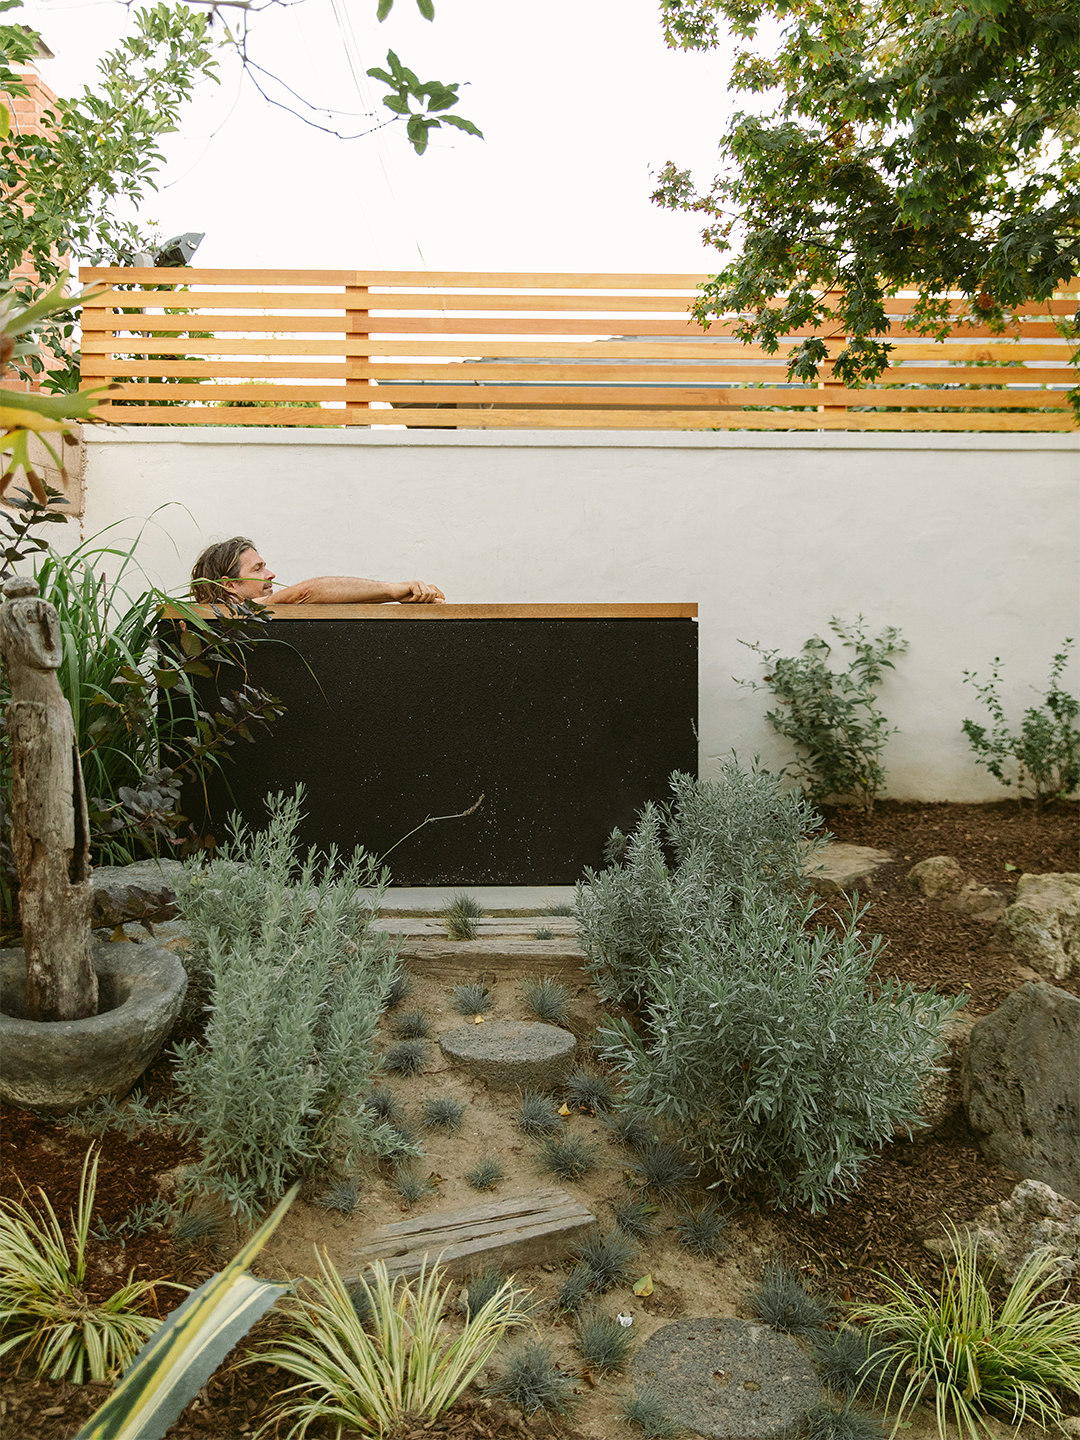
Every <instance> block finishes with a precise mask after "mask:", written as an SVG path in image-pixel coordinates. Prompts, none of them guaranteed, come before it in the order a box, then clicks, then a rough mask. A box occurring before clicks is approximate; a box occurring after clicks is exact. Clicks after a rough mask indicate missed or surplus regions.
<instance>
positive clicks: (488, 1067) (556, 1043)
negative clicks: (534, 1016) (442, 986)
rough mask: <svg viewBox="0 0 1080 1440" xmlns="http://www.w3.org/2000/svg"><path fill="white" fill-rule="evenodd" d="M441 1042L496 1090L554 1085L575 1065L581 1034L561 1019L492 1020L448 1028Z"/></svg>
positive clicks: (452, 1056)
mask: <svg viewBox="0 0 1080 1440" xmlns="http://www.w3.org/2000/svg"><path fill="white" fill-rule="evenodd" d="M439 1048H440V1049H441V1050H442V1052H443V1054H444V1055H445V1056H446V1058H447V1060H449V1061H450V1062H451V1064H453V1065H457V1066H459V1067H460V1068H461V1069H462V1070H464V1071H465V1072H466V1073H467V1074H469V1075H473V1076H475V1077H476V1078H477V1079H478V1080H486V1081H487V1083H488V1084H489V1085H490V1086H491V1087H492V1089H494V1090H524V1089H536V1090H550V1089H551V1088H553V1087H554V1086H555V1085H558V1084H559V1083H560V1081H561V1080H562V1078H563V1076H564V1075H565V1074H566V1072H567V1070H568V1069H569V1068H570V1064H571V1062H572V1061H573V1058H574V1051H575V1050H576V1048H577V1040H576V1039H575V1037H574V1036H573V1035H572V1034H571V1033H570V1031H569V1030H563V1029H562V1028H561V1027H560V1026H558V1025H542V1024H540V1023H539V1022H533V1023H527V1022H525V1021H521V1020H489V1021H487V1022H485V1023H484V1024H481V1025H477V1024H476V1023H475V1022H474V1023H472V1024H469V1025H458V1026H456V1027H455V1028H454V1029H453V1030H448V1031H447V1032H446V1034H445V1035H444V1036H443V1037H442V1039H441V1040H440V1041H439Z"/></svg>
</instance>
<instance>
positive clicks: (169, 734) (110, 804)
mask: <svg viewBox="0 0 1080 1440" xmlns="http://www.w3.org/2000/svg"><path fill="white" fill-rule="evenodd" d="M48 518H50V519H55V518H57V517H56V516H49V517H48ZM30 523H31V524H33V523H35V522H34V521H33V520H31V522H30ZM8 528H9V529H11V528H12V527H11V526H10V525H9V526H8ZM16 528H18V527H16ZM3 538H7V537H0V539H3ZM31 544H33V545H34V546H35V548H37V549H38V554H37V555H36V556H35V560H34V571H35V578H36V580H37V582H38V585H39V588H40V592H41V595H42V598H43V599H44V600H47V601H48V602H49V603H50V604H52V605H53V606H54V607H55V609H56V613H57V620H58V622H59V627H60V635H61V649H62V659H61V663H60V667H59V669H58V670H57V679H58V681H59V684H60V688H61V690H62V691H63V693H64V696H65V698H66V699H67V701H68V703H69V704H70V706H71V715H72V723H73V726H74V730H75V743H76V745H77V747H78V750H79V755H80V760H81V763H82V770H83V778H84V782H85V785H86V793H87V797H88V801H89V811H90V842H91V858H92V860H93V863H94V864H95V865H103V864H116V865H122V864H128V863H130V862H131V861H134V860H138V859H141V858H143V857H144V856H146V855H153V854H159V853H165V854H169V853H171V849H170V847H171V845H172V844H174V843H175V842H177V841H179V840H180V839H181V838H182V834H183V833H184V832H185V826H184V823H183V822H184V817H183V816H182V815H181V814H180V795H181V788H182V786H183V785H184V784H185V783H186V782H191V781H195V780H198V779H199V778H200V777H202V776H203V775H205V774H206V773H207V772H208V771H209V770H210V769H212V768H213V767H216V766H219V765H220V764H221V762H222V761H223V760H224V759H225V758H226V757H227V755H228V752H229V750H230V749H231V748H232V746H233V745H234V744H235V742H236V741H237V740H238V739H242V738H247V739H250V738H251V732H252V731H253V730H255V729H256V728H257V727H258V726H260V725H262V724H265V723H268V722H270V721H272V720H273V719H275V718H276V717H277V716H278V715H280V714H281V706H280V705H279V703H278V702H277V700H276V699H275V698H274V697H273V696H270V695H268V694H266V693H265V692H264V691H261V690H259V689H257V688H256V687H255V686H253V685H252V684H251V683H250V681H249V678H248V673H247V663H246V662H247V657H248V652H249V651H250V649H251V647H252V645H253V644H254V643H256V642H257V641H258V642H261V641H266V640H268V639H269V636H268V631H267V624H268V622H267V618H266V617H265V616H263V615H260V614H259V613H258V612H257V610H256V609H255V607H246V608H244V609H243V610H238V611H236V612H235V613H229V614H226V615H222V616H221V617H220V618H219V619H217V620H215V621H214V622H213V623H212V624H211V623H208V622H207V620H206V619H205V618H204V617H202V616H200V615H199V614H197V613H196V611H195V610H194V609H192V607H191V606H190V605H189V604H188V603H187V602H186V601H185V600H183V599H181V598H178V597H175V596H169V595H167V594H165V592H164V591H162V590H159V589H157V588H156V587H154V586H152V585H150V584H149V583H148V581H147V579H146V577H145V575H144V574H143V572H142V569H141V566H140V564H139V560H138V553H137V552H138V548H139V540H138V539H136V540H135V541H134V542H132V543H129V544H125V543H122V542H120V541H114V542H112V543H110V542H109V537H108V535H107V533H104V534H103V535H99V536H93V537H91V538H90V539H89V540H87V541H85V542H83V544H81V545H78V546H76V547H75V548H74V549H73V550H71V551H69V552H68V553H66V554H61V553H60V552H59V551H57V550H54V549H53V548H51V547H50V546H48V545H47V544H45V543H44V542H37V541H35V542H31ZM6 553H9V554H10V553H11V552H10V549H9V548H7V549H6ZM166 605H169V606H172V607H173V608H174V610H175V611H177V612H179V615H180V617H181V618H182V619H183V623H184V629H183V631H180V630H179V629H176V630H175V631H173V632H170V631H169V629H168V627H163V626H162V624H161V612H162V608H163V607H164V606H166ZM211 672H212V673H213V674H214V677H215V682H216V687H217V688H216V689H215V691H214V698H213V703H211V704H207V697H206V695H205V694H200V693H198V692H197V690H196V683H197V677H199V676H202V677H205V676H207V675H209V674H210V673H211ZM10 698H11V697H10V692H9V689H8V682H7V677H6V674H2V673H0V712H2V711H3V710H4V709H5V708H6V706H7V704H8V702H9V700H10ZM10 783H11V776H10V751H9V749H8V745H7V741H6V737H3V736H0V790H3V791H4V792H6V791H7V789H8V788H9V786H10ZM11 878H13V877H9V881H8V883H9V888H10V880H11ZM4 899H5V904H6V907H7V908H10V907H11V905H12V903H13V895H10V894H9V895H5V897H4Z"/></svg>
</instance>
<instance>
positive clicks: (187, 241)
mask: <svg viewBox="0 0 1080 1440" xmlns="http://www.w3.org/2000/svg"><path fill="white" fill-rule="evenodd" d="M205 239H206V231H205V230H203V231H196V230H189V231H188V232H187V233H186V234H185V235H174V236H173V237H172V239H171V240H166V241H165V243H164V244H163V245H158V246H157V248H156V249H154V250H136V251H135V253H134V255H132V256H131V258H130V259H129V260H128V261H127V262H126V263H127V264H128V265H130V266H132V267H133V268H134V269H138V270H160V269H165V270H170V269H175V268H176V267H177V266H179V265H186V264H187V263H188V261H189V260H190V259H191V257H192V256H193V255H194V254H195V251H196V250H197V249H198V248H199V246H200V245H201V244H202V242H203V240H205Z"/></svg>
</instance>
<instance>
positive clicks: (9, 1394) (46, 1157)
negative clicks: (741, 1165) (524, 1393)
mask: <svg viewBox="0 0 1080 1440" xmlns="http://www.w3.org/2000/svg"><path fill="white" fill-rule="evenodd" d="M1077 818H1078V809H1077V806H1076V805H1075V804H1065V803H1062V802H1058V803H1056V804H1055V805H1053V806H1051V807H1048V808H1047V810H1045V811H1044V812H1042V813H1041V814H1039V813H1037V812H1036V811H1035V810H1034V809H1033V808H1032V807H1030V806H1022V807H1021V806H1018V805H1017V804H1016V803H1015V802H1013V801H1005V802H1002V803H1000V804H995V805H949V804H941V805H924V804H902V803H897V802H890V801H885V802H882V803H879V805H878V806H877V808H876V809H875V811H874V813H873V815H871V816H865V815H862V814H861V813H857V812H852V811H837V812H834V813H830V814H829V816H828V824H829V828H830V830H831V831H832V833H833V835H834V836H835V838H836V839H837V840H844V841H850V842H852V843H854V844H861V845H873V846H875V847H877V848H879V849H884V850H890V851H892V852H893V853H894V854H895V856H896V859H895V861H894V863H893V864H892V865H890V866H888V867H886V868H885V869H883V870H882V871H879V872H878V874H877V876H876V877H875V881H874V885H873V888H872V889H871V890H868V891H867V894H866V895H865V896H864V897H862V898H863V899H864V900H867V901H869V902H870V904H871V910H870V913H869V915H868V916H867V917H866V919H865V921H864V922H863V923H864V925H865V926H866V928H868V929H869V930H871V931H873V932H877V933H880V934H881V935H882V936H884V938H885V939H886V940H887V942H888V944H887V948H886V950H885V953H884V955H883V956H882V959H881V961H880V962H879V965H878V972H879V973H880V974H882V975H883V976H885V975H896V976H897V977H899V978H900V979H902V980H906V981H910V982H912V983H913V984H915V985H917V986H919V987H920V988H929V987H931V986H933V987H934V988H936V989H938V990H939V991H944V992H949V993H958V992H961V991H963V992H965V993H967V994H968V995H969V997H970V1001H969V1006H970V1011H971V1013H973V1014H976V1015H982V1014H986V1013H987V1012H988V1011H990V1010H993V1009H995V1008H996V1007H997V1006H998V1005H1000V1004H1001V1002H1002V1001H1003V1000H1004V998H1005V997H1006V996H1007V995H1008V994H1009V993H1010V992H1011V991H1012V990H1013V989H1015V988H1016V986H1017V985H1019V984H1022V983H1023V982H1024V980H1025V979H1026V978H1030V975H1029V974H1027V973H1026V972H1024V970H1023V969H1022V968H1020V967H1018V966H1017V964H1016V962H1015V961H1014V960H1013V958H1012V957H1011V955H1010V954H1009V952H1008V951H1007V950H1006V949H1004V948H1003V947H1001V946H1000V945H999V944H998V943H996V942H995V939H994V933H993V927H992V926H990V925H987V924H985V923H982V922H978V921H974V920H971V919H969V918H967V917H964V916H960V915H956V914H953V913H950V912H948V911H945V910H942V909H941V908H940V907H939V906H938V905H937V904H935V902H933V901H927V900H924V899H922V897H920V896H918V895H917V894H916V893H915V892H914V891H913V890H912V889H911V888H910V887H909V886H908V885H907V882H906V879H905V877H906V874H907V871H908V870H909V869H910V868H911V866H912V865H913V864H915V863H916V861H919V860H923V859H926V858H927V857H929V856H932V855H952V856H953V857H955V859H957V860H958V861H959V862H960V864H961V865H962V866H963V867H964V869H965V871H967V873H968V874H970V875H971V876H972V877H973V878H974V879H975V880H977V881H978V882H979V884H981V885H987V886H990V887H992V888H995V889H999V890H1001V891H1002V892H1003V893H1004V894H1005V895H1006V897H1008V896H1009V895H1010V894H1011V892H1012V891H1014V890H1015V885H1016V881H1017V879H1018V878H1019V876H1020V875H1021V874H1023V873H1024V872H1033V873H1041V872H1047V871H1075V870H1076V869H1077V868H1078V860H1077ZM1007 867H1008V868H1007ZM830 918H835V917H830V916H829V915H828V913H826V914H824V915H823V917H822V920H823V923H828V922H829V920H830ZM1055 983H1057V984H1059V985H1061V986H1062V988H1064V989H1067V990H1069V991H1071V993H1073V994H1078V995H1080V979H1077V978H1073V979H1071V980H1065V981H1058V982H1055ZM167 1074H168V1067H167V1064H165V1062H159V1063H158V1064H157V1065H155V1067H154V1068H153V1070H152V1071H151V1072H150V1075H149V1083H148V1089H149V1091H150V1095H151V1098H152V1097H153V1095H154V1093H155V1089H158V1090H160V1089H162V1088H164V1087H166V1086H167V1083H168V1082H167ZM956 1098H957V1100H958V1098H959V1097H958V1096H957V1097H956ZM3 1126H4V1128H3V1141H2V1145H0V1155H2V1157H3V1161H4V1165H3V1174H2V1177H0V1192H2V1193H3V1194H4V1195H7V1196H10V1197H15V1198H20V1197H21V1195H22V1191H21V1184H20V1182H21V1183H22V1184H25V1185H26V1186H27V1187H29V1188H30V1189H31V1190H32V1189H33V1187H36V1186H37V1185H42V1186H44V1188H45V1189H46V1191H47V1192H48V1194H49V1196H50V1199H51V1200H52V1203H53V1205H54V1207H55V1209H56V1210H57V1213H58V1214H59V1215H61V1216H65V1215H66V1212H67V1210H68V1208H69V1206H71V1205H72V1204H73V1203H74V1201H75V1198H76V1194H77V1189H78V1178H79V1170H80V1168H81V1164H82V1159H83V1157H84V1155H85V1153H86V1149H87V1145H88V1142H87V1140H86V1139H85V1138H83V1137H80V1136H79V1135H78V1134H77V1133H76V1132H75V1131H73V1130H72V1129H70V1128H69V1127H67V1126H64V1125H61V1124H59V1123H56V1122H50V1121H47V1120H42V1119H40V1118H38V1117H36V1116H33V1115H29V1114H27V1113H26V1112H23V1111H18V1110H12V1109H9V1108H7V1107H4V1110H3ZM191 1153H192V1152H191V1150H190V1148H185V1147H184V1146H183V1145H182V1144H181V1143H180V1142H179V1141H178V1140H177V1139H176V1138H175V1137H169V1136H165V1137H162V1136H157V1135H154V1136H150V1137H148V1138H139V1139H133V1140H128V1139H125V1138H124V1137H123V1136H121V1135H119V1134H116V1133H109V1134H108V1135H106V1136H105V1137H104V1138H103V1140H102V1142H101V1144H100V1155H101V1159H100V1166H99V1174H98V1192H97V1204H96V1207H95V1217H96V1220H103V1221H104V1222H105V1224H106V1225H111V1224H115V1223H116V1222H117V1221H119V1220H120V1219H121V1218H122V1217H123V1216H124V1215H125V1214H127V1213H128V1212H129V1211H130V1210H131V1207H132V1206H133V1205H134V1204H136V1203H138V1202H140V1201H146V1200H147V1199H150V1198H152V1197H153V1196H154V1195H155V1194H156V1193H157V1188H156V1185H155V1180H154V1177H155V1176H157V1175H159V1174H161V1173H162V1172H164V1171H168V1170H171V1169H172V1168H173V1167H175V1166H177V1165H180V1164H183V1163H184V1162H185V1160H186V1159H188V1158H189V1157H190V1155H191ZM1018 1178H1019V1177H1018V1176H1015V1175H1012V1174H1010V1173H1009V1172H1007V1171H1004V1170H1001V1169H1000V1168H998V1167H996V1166H993V1165H989V1164H987V1163H986V1161H984V1160H983V1158H982V1155H981V1154H980V1152H979V1149H978V1146H977V1145H976V1143H975V1140H974V1137H973V1136H972V1134H971V1132H970V1131H969V1130H968V1128H967V1125H966V1123H965V1121H964V1118H963V1112H962V1110H961V1109H960V1108H959V1105H957V1108H956V1109H955V1110H954V1112H953V1114H952V1117H951V1119H950V1120H949V1122H948V1123H947V1124H946V1126H945V1127H944V1128H943V1129H941V1130H939V1131H938V1132H937V1133H935V1134H934V1135H933V1136H931V1137H930V1138H927V1139H924V1140H914V1141H898V1142H896V1143H894V1144H892V1145H890V1146H888V1147H886V1149H885V1150H884V1151H883V1152H882V1154H881V1156H880V1157H879V1158H878V1159H877V1160H876V1161H875V1162H874V1163H873V1164H871V1165H870V1166H869V1167H868V1168H867V1170H866V1172H865V1173H864V1175H863V1178H862V1180H861V1182H860V1184H859V1186H858V1188H857V1189H856V1191H855V1192H854V1193H853V1194H852V1196H851V1197H850V1198H849V1199H848V1200H846V1201H842V1202H839V1203H837V1204H835V1205H833V1206H831V1207H830V1209H829V1210H828V1211H827V1212H826V1213H825V1214H823V1215H816V1216H815V1215H811V1214H810V1213H809V1212H808V1211H804V1210H798V1209H797V1210H793V1211H790V1212H788V1213H787V1214H786V1215H784V1216H781V1217H776V1216H772V1215H770V1221H771V1223H773V1224H776V1225H777V1226H778V1229H779V1231H780V1233H781V1237H782V1245H783V1248H784V1250H785V1252H786V1253H787V1254H788V1255H789V1257H790V1258H792V1259H794V1260H796V1261H797V1263H799V1264H800V1265H801V1266H802V1268H803V1269H804V1270H805V1272H806V1273H807V1274H808V1275H811V1276H813V1277H814V1279H815V1283H816V1284H818V1285H820V1286H821V1287H822V1288H824V1289H827V1290H831V1291H832V1292H833V1293H834V1294H836V1295H838V1296H839V1297H840V1298H844V1299H848V1298H858V1297H862V1296H867V1295H873V1294H874V1293H875V1285H876V1281H875V1270H876V1269H877V1268H878V1267H882V1268H885V1269H893V1270H895V1268H896V1267H897V1266H902V1267H904V1268H905V1269H907V1270H909V1271H911V1272H913V1273H915V1274H917V1275H919V1276H921V1277H922V1278H923V1279H926V1280H933V1279H935V1278H936V1276H937V1275H938V1274H939V1273H940V1271H939V1264H938V1261H937V1259H936V1257H934V1256H933V1255H931V1254H930V1253H929V1252H928V1251H927V1250H925V1249H924V1247H923V1244H922V1241H923V1239H924V1238H925V1237H926V1236H928V1235H931V1234H935V1233H938V1232H939V1229H940V1224H939V1222H940V1220H941V1218H942V1217H943V1216H946V1215H947V1216H950V1217H951V1218H952V1219H953V1220H955V1221H962V1220H964V1219H967V1218H969V1217H970V1216H971V1215H973V1214H974V1213H975V1212H976V1211H978V1210H980V1209H982V1208H983V1207H984V1206H986V1205H989V1204H992V1203H993V1202H994V1201H996V1200H999V1199H1001V1198H1003V1197H1004V1196H1005V1195H1007V1194H1008V1193H1009V1191H1010V1190H1011V1189H1012V1188H1013V1186H1014V1185H1015V1184H1016V1183H1017V1180H1018ZM749 1208H750V1209H751V1210H753V1208H754V1205H753V1201H752V1200H751V1201H750V1207H749ZM90 1260H91V1273H90V1275H89V1277H88V1289H89V1291H90V1293H91V1295H93V1296H95V1297H102V1296H104V1295H105V1294H108V1293H110V1292H111V1291H112V1290H114V1289H115V1288H116V1287H117V1286H118V1285H119V1284H121V1283H122V1282H123V1280H124V1279H125V1278H126V1276H127V1274H128V1272H129V1271H134V1273H135V1275H136V1276H140V1275H141V1276H146V1277H150V1276H154V1277H161V1278H164V1279H170V1280H176V1281H181V1282H183V1283H187V1284H197V1283H199V1281H200V1280H202V1279H204V1278H206V1276H207V1275H208V1274H210V1273H211V1271H212V1270H213V1269H214V1268H215V1267H216V1264H217V1262H216V1261H215V1259H214V1257H213V1256H212V1255H210V1254H208V1253H206V1252H205V1251H199V1250H188V1251H178V1250H177V1249H176V1248H175V1247H174V1246H173V1245H172V1243H171V1241H170V1240H169V1238H168V1237H167V1236H163V1235H160V1234H150V1235H147V1236H143V1237H141V1238H139V1239H136V1240H128V1242H127V1244H126V1245H125V1246H123V1247H121V1246H119V1245H117V1244H116V1243H111V1244H104V1243H98V1242H95V1243H94V1244H93V1245H92V1247H91V1255H90ZM176 1295H177V1292H176V1291H172V1290H168V1289H164V1288H162V1289H161V1290H160V1291H158V1292H157V1296H156V1299H157V1304H158V1306H159V1307H160V1313H164V1312H167V1311H168V1310H170V1309H171V1308H173V1306H174V1305H175V1303H176V1298H175V1297H176ZM8 1360H9V1361H10V1357H8ZM4 1379H5V1381H6V1383H5V1384H4V1387H3V1399H2V1400H0V1428H2V1429H3V1432H4V1434H5V1436H10V1437H11V1440H69V1437H70V1436H71V1435H73V1434H74V1433H75V1431H76V1430H77V1429H78V1427H79V1426H80V1425H81V1424H82V1422H83V1421H84V1420H85V1419H86V1418H87V1416H89V1415H90V1414H91V1413H92V1412H93V1410H94V1409H95V1408H96V1406H97V1405H99V1404H100V1403H101V1400H102V1398H103V1397H104V1395H105V1394H107V1393H108V1389H109V1387H108V1386H107V1385H93V1384H91V1385H85V1386H76V1385H69V1384H66V1383H58V1382H50V1381H34V1380H32V1379H29V1378H26V1376H25V1374H24V1375H23V1376H16V1374H15V1369H14V1365H13V1364H11V1363H7V1364H6V1365H5V1374H4ZM280 1384H281V1377H280V1375H278V1376H275V1375H273V1374H272V1373H271V1372H269V1371H268V1370H267V1369H266V1368H265V1367H262V1366H253V1367H243V1368H235V1369H230V1368H224V1369H223V1370H222V1371H220V1372H219V1373H218V1374H217V1375H215V1376H214V1377H213V1378H212V1379H211V1381H210V1383H209V1385H208V1386H207V1387H206V1389H205V1390H204V1391H203V1392H202V1393H201V1395H200V1396H199V1398H198V1399H197V1400H196V1401H194V1402H193V1403H192V1404H191V1405H190V1406H188V1408H187V1410H185V1412H184V1414H183V1415H182V1416H181V1417H180V1419H179V1420H178V1421H177V1422H176V1424H175V1425H173V1426H172V1427H171V1428H170V1430H169V1432H168V1435H169V1437H170V1440H237V1437H242V1436H246V1435H250V1434H251V1433H252V1432H253V1431H254V1430H255V1429H257V1428H258V1427H259V1425H260V1424H261V1423H263V1421H264V1420H265V1418H266V1416H267V1413H268V1406H269V1401H270V1398H271V1396H272V1394H273V1393H274V1391H275V1390H276V1389H277V1388H279V1386H280ZM546 1427H547V1422H546V1421H545V1422H542V1428H546ZM317 1433H318V1432H317V1431H315V1430H313V1431H312V1434H313V1435H315V1434H317ZM327 1433H329V1432H327ZM536 1433H537V1427H536V1426H535V1425H529V1426H523V1425H522V1424H521V1422H520V1421H519V1420H518V1419H517V1418H516V1416H515V1415H513V1414H511V1413H510V1412H508V1411H506V1410H505V1408H503V1407H501V1406H497V1405H496V1406H492V1405H489V1404H487V1403H486V1402H480V1401H475V1400H468V1401H464V1402H462V1404H460V1405H458V1406H457V1407H455V1408H454V1409H453V1410H451V1411H450V1412H448V1413H447V1414H446V1415H444V1416H442V1417H440V1419H439V1420H438V1421H437V1422H435V1423H433V1424H432V1425H431V1426H430V1427H428V1426H420V1425H416V1426H413V1427H406V1429H405V1430H404V1432H403V1433H402V1435H401V1436H400V1437H395V1440H424V1437H427V1436H433V1437H438V1436H446V1437H452V1440H521V1437H522V1436H525V1435H534V1434H536Z"/></svg>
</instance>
